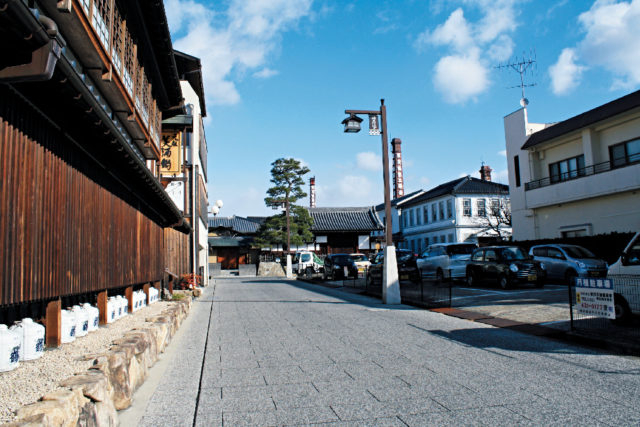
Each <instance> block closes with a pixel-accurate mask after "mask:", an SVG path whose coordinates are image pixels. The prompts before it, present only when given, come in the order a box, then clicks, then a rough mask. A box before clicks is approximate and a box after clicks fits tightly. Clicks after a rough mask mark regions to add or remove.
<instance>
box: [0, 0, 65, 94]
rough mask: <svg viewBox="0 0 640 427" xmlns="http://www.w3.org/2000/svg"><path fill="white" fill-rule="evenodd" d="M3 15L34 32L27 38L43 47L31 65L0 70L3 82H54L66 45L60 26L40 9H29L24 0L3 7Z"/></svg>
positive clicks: (32, 54) (10, 0)
mask: <svg viewBox="0 0 640 427" xmlns="http://www.w3.org/2000/svg"><path fill="white" fill-rule="evenodd" d="M0 13H2V14H5V13H6V14H7V16H8V17H9V18H10V19H11V20H12V21H14V22H17V23H18V25H22V26H24V27H26V29H27V31H29V32H30V34H28V35H27V36H26V37H25V39H29V38H33V39H34V40H35V41H37V42H39V43H42V45H41V46H40V47H39V48H37V49H36V50H34V51H33V52H31V62H29V63H27V64H20V65H14V66H11V67H6V68H4V69H3V70H1V71H0V82H8V83H10V82H33V81H46V80H50V79H51V76H53V71H54V70H55V68H56V64H57V62H58V59H60V54H61V53H62V48H63V47H64V46H65V45H66V43H65V41H64V39H63V38H62V36H60V34H59V32H58V26H57V25H56V23H55V22H54V21H53V20H52V19H51V18H48V17H47V16H44V15H41V14H40V13H39V12H38V10H36V9H29V8H27V7H26V6H25V5H24V3H22V2H21V1H20V0H9V2H8V3H6V4H5V5H4V6H1V7H0Z"/></svg>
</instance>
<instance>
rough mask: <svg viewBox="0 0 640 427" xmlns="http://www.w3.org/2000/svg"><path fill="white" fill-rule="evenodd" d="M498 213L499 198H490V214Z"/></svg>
mask: <svg viewBox="0 0 640 427" xmlns="http://www.w3.org/2000/svg"><path fill="white" fill-rule="evenodd" d="M499 213H500V200H499V199H491V214H492V215H495V216H497V215H498V214H499Z"/></svg>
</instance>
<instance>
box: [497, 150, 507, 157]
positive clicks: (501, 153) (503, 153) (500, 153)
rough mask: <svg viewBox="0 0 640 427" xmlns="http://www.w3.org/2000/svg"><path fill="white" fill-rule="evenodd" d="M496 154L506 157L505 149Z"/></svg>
mask: <svg viewBox="0 0 640 427" xmlns="http://www.w3.org/2000/svg"><path fill="white" fill-rule="evenodd" d="M498 155H499V156H502V157H507V150H501V151H498Z"/></svg>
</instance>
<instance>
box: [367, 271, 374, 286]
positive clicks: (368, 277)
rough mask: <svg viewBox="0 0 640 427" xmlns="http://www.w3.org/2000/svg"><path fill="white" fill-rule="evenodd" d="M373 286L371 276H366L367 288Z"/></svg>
mask: <svg viewBox="0 0 640 427" xmlns="http://www.w3.org/2000/svg"><path fill="white" fill-rule="evenodd" d="M370 286H373V276H371V274H367V287H370Z"/></svg>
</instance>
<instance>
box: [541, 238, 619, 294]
mask: <svg viewBox="0 0 640 427" xmlns="http://www.w3.org/2000/svg"><path fill="white" fill-rule="evenodd" d="M529 255H530V256H532V257H533V259H535V260H536V261H540V262H541V263H542V264H544V267H545V270H546V272H547V278H548V279H555V280H563V281H565V282H566V283H568V284H573V281H574V280H573V279H574V278H576V277H605V276H606V275H607V263H606V262H605V261H604V260H602V259H599V258H597V257H596V256H595V255H594V254H593V253H591V251H590V250H588V249H586V248H583V247H582V246H577V245H565V244H546V245H536V246H532V247H531V249H530V250H529Z"/></svg>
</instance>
